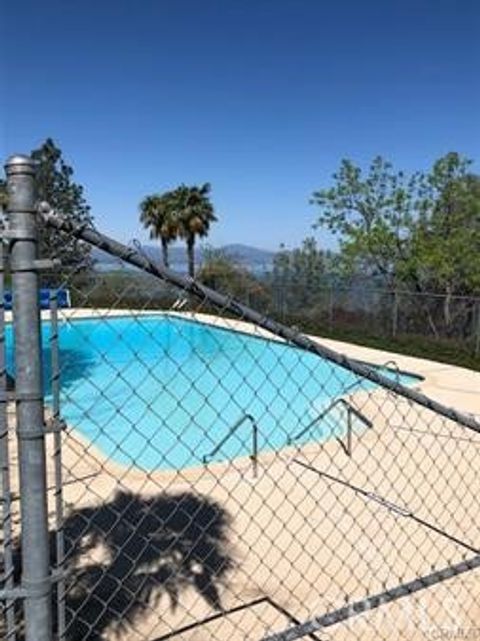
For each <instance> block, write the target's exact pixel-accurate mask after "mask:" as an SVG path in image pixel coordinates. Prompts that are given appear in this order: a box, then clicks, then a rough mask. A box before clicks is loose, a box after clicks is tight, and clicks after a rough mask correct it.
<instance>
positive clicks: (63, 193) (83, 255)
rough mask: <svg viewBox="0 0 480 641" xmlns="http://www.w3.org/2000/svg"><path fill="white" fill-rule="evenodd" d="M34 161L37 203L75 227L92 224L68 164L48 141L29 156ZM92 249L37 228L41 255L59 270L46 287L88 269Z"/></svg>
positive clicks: (1, 200) (3, 201) (2, 199)
mask: <svg viewBox="0 0 480 641" xmlns="http://www.w3.org/2000/svg"><path fill="white" fill-rule="evenodd" d="M31 156H32V158H33V159H34V160H35V161H36V163H37V166H36V181H37V196H38V201H39V202H41V201H47V202H48V203H49V204H50V206H51V207H52V208H53V209H55V211H56V212H57V214H58V215H59V216H62V217H63V218H66V219H68V220H69V221H70V222H72V223H74V224H78V225H85V224H91V222H92V215H91V212H90V206H89V205H88V203H87V201H86V199H85V196H84V189H83V187H82V186H81V185H80V184H78V183H76V182H75V181H74V179H73V174H74V171H73V169H72V167H71V166H70V165H68V164H67V162H66V161H65V159H64V157H63V153H62V151H61V149H60V148H59V147H57V146H56V145H55V143H54V142H53V140H52V139H51V138H47V140H46V141H45V142H44V143H43V144H42V145H41V146H40V147H39V148H38V149H34V150H33V151H32V153H31ZM6 205H7V197H6V185H5V181H1V183H0V207H1V208H2V210H5V209H6ZM90 253H91V248H90V246H89V245H87V244H86V243H83V242H81V241H78V240H76V239H75V238H73V237H72V235H71V234H65V233H63V232H59V231H57V230H52V229H50V228H49V227H47V226H43V225H41V226H40V255H41V256H42V257H45V258H57V259H60V260H61V263H62V266H61V268H60V269H59V270H56V271H55V272H51V273H49V275H46V276H45V277H44V280H47V281H48V282H49V283H52V282H57V283H58V282H59V281H60V280H62V279H63V278H64V277H65V275H66V274H67V273H69V274H73V273H75V274H78V273H79V272H85V271H86V270H88V269H89V268H90V267H91V264H92V261H91V257H90Z"/></svg>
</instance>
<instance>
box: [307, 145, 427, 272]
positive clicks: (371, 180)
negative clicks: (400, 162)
mask: <svg viewBox="0 0 480 641" xmlns="http://www.w3.org/2000/svg"><path fill="white" fill-rule="evenodd" d="M333 178H334V181H335V185H334V186H333V187H331V188H329V189H322V190H319V191H316V192H314V194H313V197H312V199H311V202H312V203H313V204H314V205H316V206H318V207H319V209H320V212H319V216H318V219H317V222H316V225H315V226H316V227H319V226H324V227H327V228H328V229H329V230H330V231H332V232H333V233H334V234H338V235H339V236H340V247H341V254H342V260H343V266H344V269H345V271H346V272H347V273H349V272H350V273H352V272H360V273H363V274H365V275H370V276H381V277H382V278H383V279H384V281H385V282H386V283H388V284H389V285H393V284H395V282H396V280H397V274H398V270H399V268H400V265H401V264H402V263H403V262H404V261H405V260H407V258H408V255H409V247H408V245H409V238H410V230H411V226H412V221H413V205H414V201H415V195H416V192H417V189H418V181H419V176H418V175H413V176H412V177H411V178H406V177H405V175H404V174H403V173H402V172H396V171H394V169H393V167H392V165H391V163H389V162H387V161H386V160H384V159H383V158H382V157H380V156H378V157H376V158H375V159H374V160H373V162H372V163H371V165H370V167H369V169H368V172H367V174H366V175H364V174H363V172H362V170H361V168H360V167H358V166H356V165H355V164H354V163H352V162H351V161H350V160H343V161H342V163H341V165H340V169H339V171H338V172H337V173H335V174H334V176H333Z"/></svg>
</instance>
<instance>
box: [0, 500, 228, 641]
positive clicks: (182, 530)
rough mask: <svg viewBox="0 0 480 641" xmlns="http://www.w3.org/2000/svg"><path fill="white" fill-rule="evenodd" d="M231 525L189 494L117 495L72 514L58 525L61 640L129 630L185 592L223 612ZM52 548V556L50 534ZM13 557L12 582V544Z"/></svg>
mask: <svg viewBox="0 0 480 641" xmlns="http://www.w3.org/2000/svg"><path fill="white" fill-rule="evenodd" d="M230 520H231V519H230V516H229V514H228V513H227V512H226V511H225V510H224V508H223V507H221V506H220V505H219V504H218V503H216V502H214V501H212V500H210V499H209V498H207V497H205V496H201V495H198V494H193V493H190V492H185V493H181V494H168V493H161V494H158V495H156V496H154V497H149V498H145V497H142V496H140V495H138V494H133V493H130V492H126V491H120V492H118V493H117V494H116V495H115V497H114V498H113V500H112V501H110V502H106V503H103V504H101V505H99V506H95V507H86V508H82V509H78V510H74V511H73V512H72V513H71V514H70V515H69V516H68V517H67V518H66V520H65V522H64V536H65V547H66V556H65V558H66V561H65V565H64V569H65V571H66V635H65V636H66V639H67V640H68V641H101V640H102V639H104V638H105V637H104V634H105V632H106V630H107V628H108V629H109V630H112V631H113V633H121V632H123V633H125V632H128V629H129V627H130V626H132V625H135V624H138V623H140V622H141V620H142V618H143V617H144V616H146V615H147V614H148V613H149V612H151V610H152V608H156V607H158V606H159V603H160V600H161V599H162V597H164V596H165V595H166V596H167V597H168V599H167V601H166V604H165V607H166V608H170V609H172V610H175V609H176V608H177V607H178V606H179V599H180V595H181V592H182V591H184V590H186V589H188V588H190V589H195V590H196V591H197V592H198V593H199V594H200V595H201V596H202V597H203V598H204V599H205V601H206V602H207V603H208V605H210V606H211V607H212V608H214V609H216V610H221V609H222V606H221V597H220V589H221V586H222V585H223V584H225V582H226V578H227V575H228V572H229V570H230V569H232V567H233V564H234V562H233V559H232V557H231V556H230V553H229V548H230V545H229V541H228V532H229V526H230ZM50 543H51V556H52V559H55V546H56V531H51V533H50ZM15 552H16V553H15V559H16V563H15V570H16V575H17V580H18V579H19V578H20V572H21V567H20V558H21V554H20V549H19V547H18V545H17V548H16V550H15ZM55 597H56V594H54V598H55ZM55 610H56V608H55V607H54V612H55ZM55 627H57V626H56V625H55ZM0 628H1V624H0Z"/></svg>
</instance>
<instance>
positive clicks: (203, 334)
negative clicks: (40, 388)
mask: <svg viewBox="0 0 480 641" xmlns="http://www.w3.org/2000/svg"><path fill="white" fill-rule="evenodd" d="M42 331H43V342H44V367H45V381H46V394H47V402H48V401H49V399H50V397H49V384H48V381H49V376H50V373H49V361H50V354H49V336H50V328H49V324H47V323H44V326H43V329H42ZM59 336H60V338H59V343H60V361H61V364H62V375H61V379H62V391H61V408H62V416H63V417H64V418H65V420H66V421H67V423H68V424H69V425H71V426H74V427H75V428H76V429H77V430H79V432H80V433H81V434H82V435H83V436H84V437H85V438H86V439H88V441H89V442H91V443H92V444H94V445H95V446H96V447H97V448H99V449H100V450H101V452H102V453H103V454H104V455H105V456H108V457H109V458H111V459H113V460H114V461H116V462H117V463H120V464H122V465H127V466H131V465H133V466H135V467H138V468H142V469H144V470H157V469H181V468H185V467H193V466H198V465H201V464H202V462H203V457H204V456H205V455H208V454H209V453H210V452H211V451H212V450H213V449H215V447H216V446H217V445H218V443H219V442H220V441H221V440H222V439H223V438H224V437H225V435H226V434H227V433H228V431H229V429H230V428H231V427H232V425H234V424H235V423H236V422H237V421H239V420H240V419H241V418H242V416H244V415H245V414H250V415H252V417H254V419H255V421H256V423H257V425H258V429H259V450H277V449H280V448H282V447H285V445H286V444H287V442H288V438H289V437H291V436H292V435H294V434H297V433H298V432H299V431H301V429H302V428H303V427H305V426H306V425H308V424H309V423H310V422H311V421H312V419H314V418H315V417H316V416H318V414H320V413H321V411H322V409H324V408H325V407H326V406H327V405H328V404H329V403H330V402H331V401H332V399H334V398H336V397H339V396H341V395H343V394H345V393H346V391H347V390H349V389H350V388H351V387H352V386H354V388H355V389H356V388H357V386H358V388H359V389H361V388H363V389H369V388H372V387H373V386H372V384H371V383H370V382H368V381H361V380H360V379H359V378H358V377H357V376H356V375H354V374H352V373H351V372H349V371H347V370H345V369H343V368H341V367H338V366H336V365H334V364H332V363H330V362H328V361H326V360H323V359H321V358H319V357H318V356H315V355H313V354H309V353H306V352H304V351H302V350H300V349H297V348H295V347H291V346H288V345H285V344H283V343H281V342H278V341H272V340H266V339H263V338H260V337H256V336H252V335H249V334H246V333H242V332H238V331H232V330H229V329H223V328H218V327H214V326H212V325H209V324H205V323H201V322H197V321H194V320H190V319H188V320H187V319H183V318H180V317H177V316H170V315H145V316H135V317H134V316H124V317H116V318H115V317H112V318H109V319H105V318H102V319H94V318H92V319H82V320H71V321H66V322H62V323H61V324H60V329H59ZM8 344H10V345H11V340H9V333H7V345H8ZM7 360H8V362H9V367H10V368H11V367H12V355H11V348H10V349H9V350H8V351H7ZM387 374H388V371H387ZM389 375H390V376H394V375H395V374H394V373H393V372H389ZM402 380H403V382H406V383H411V382H412V381H413V380H416V378H415V377H413V376H409V375H402ZM325 427H326V426H325V425H323V429H322V425H320V424H319V425H317V426H316V427H315V429H313V430H312V431H311V432H307V433H306V434H305V435H304V436H303V437H302V438H301V439H300V441H299V443H305V442H308V441H311V440H321V439H322V438H323V439H326V438H332V436H334V435H340V433H341V431H342V429H343V427H342V426H341V425H340V423H339V425H338V426H336V427H335V426H334V427H333V431H332V427H331V423H330V427H329V429H326V428H325ZM250 453H251V431H250V429H249V426H248V425H244V426H243V427H240V428H239V429H238V430H237V432H236V433H235V435H234V436H232V438H230V439H228V440H227V442H225V444H224V445H223V446H222V447H221V448H220V449H219V451H218V452H216V454H215V455H214V456H213V457H212V460H214V461H221V460H231V459H234V458H236V457H238V456H247V455H249V454H250Z"/></svg>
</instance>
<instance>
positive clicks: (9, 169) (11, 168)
mask: <svg viewBox="0 0 480 641" xmlns="http://www.w3.org/2000/svg"><path fill="white" fill-rule="evenodd" d="M35 165H36V163H35V161H34V160H33V158H31V157H30V156H26V155H25V154H14V155H13V156H10V158H8V159H7V161H6V163H5V172H6V174H7V176H9V175H12V174H32V175H33V174H34V173H35Z"/></svg>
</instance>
